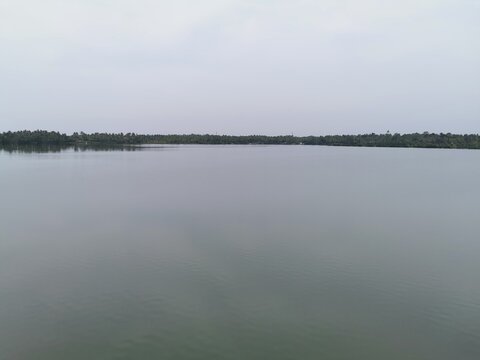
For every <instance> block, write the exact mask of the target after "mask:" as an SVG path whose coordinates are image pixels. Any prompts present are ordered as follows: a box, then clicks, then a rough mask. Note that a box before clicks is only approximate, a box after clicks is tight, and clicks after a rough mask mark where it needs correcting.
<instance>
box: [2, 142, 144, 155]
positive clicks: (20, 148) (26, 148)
mask: <svg viewBox="0 0 480 360" xmlns="http://www.w3.org/2000/svg"><path fill="white" fill-rule="evenodd" d="M144 148H145V147H144V146H138V145H88V144H86V145H76V146H70V145H67V146H64V145H44V146H41V145H4V146H0V152H1V151H4V152H7V153H10V154H12V153H24V154H33V153H59V152H63V151H67V150H72V151H138V150H142V149H144Z"/></svg>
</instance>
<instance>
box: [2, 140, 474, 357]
mask: <svg viewBox="0 0 480 360" xmlns="http://www.w3.org/2000/svg"><path fill="white" fill-rule="evenodd" d="M479 178H480V151H464V150H427V149H379V148H342V147H319V146H318V147H309V146H169V147H155V148H145V149H136V151H74V150H61V151H59V152H55V153H34V152H33V153H22V152H15V151H14V152H0V199H1V206H0V359H2V360H4V359H5V360H10V359H11V360H43V359H45V360H47V359H48V360H56V359H62V360H63V359H71V360H75V359H93V360H96V359H102V360H103V359H105V360H107V359H180V360H182V359H209V360H210V359H226V360H229V359H238V360H240V359H241V360H244V359H253V360H255V359H262V360H264V359H276V360H277V359H292V360H293V359H296V360H297V359H312V360H313V359H326V360H329V359H355V360H358V359H368V360H375V359H379V360H380V359H381V360H384V359H391V360H395V359H402V360H403V359H412V360H416V359H418V360H426V359H435V360H443V359H445V360H447V359H448V360H451V359H456V360H464V359H465V360H466V359H469V360H470V359H471V360H474V359H475V360H478V359H480V280H479V276H480V240H479V238H480V237H479V234H480V221H479V219H480V216H479V215H480V211H479V204H480V187H479V182H478V179H479Z"/></svg>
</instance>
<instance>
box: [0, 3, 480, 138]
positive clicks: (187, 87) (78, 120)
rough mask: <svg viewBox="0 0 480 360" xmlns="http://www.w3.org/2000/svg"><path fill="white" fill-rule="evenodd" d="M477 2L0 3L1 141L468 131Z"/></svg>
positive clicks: (475, 85) (474, 97) (479, 33)
mask: <svg viewBox="0 0 480 360" xmlns="http://www.w3.org/2000/svg"><path fill="white" fill-rule="evenodd" d="M479 38H480V2H478V1H475V0H436V1H433V0H432V1H430V0H416V1H412V0H405V1H401V2H400V1H391V0H383V1H382V0H364V1H358V0H344V1H338V0H335V1H334V0H324V1H322V0H316V1H313V0H296V1H285V0H277V1H273V0H264V1H260V0H257V1H251V0H221V1H220V0H204V1H201V2H200V1H193V0H176V1H151V0H137V1H127V0H71V1H65V0H64V1H56V0H45V1H41V2H40V1H34V0H15V1H14V0H0V131H4V130H16V129H23V128H28V129H36V128H42V129H52V130H60V131H66V132H72V131H80V130H83V131H124V132H126V131H135V132H148V133H191V132H195V133H207V132H208V133H229V134H250V133H263V134H285V133H292V132H293V133H294V134H297V135H308V134H327V133H362V132H372V131H374V132H384V131H387V130H390V131H392V132H395V131H399V132H410V131H424V130H428V131H437V132H440V131H443V132H449V131H450V132H460V133H464V132H480V101H479V99H480V41H478V39H479Z"/></svg>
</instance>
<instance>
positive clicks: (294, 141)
mask: <svg viewBox="0 0 480 360" xmlns="http://www.w3.org/2000/svg"><path fill="white" fill-rule="evenodd" d="M146 144H157V145H324V146H357V147H397V148H433V149H435V148H436V149H480V135H479V134H465V135H460V134H450V133H447V134H444V133H440V134H435V133H428V132H424V133H411V134H398V133H395V134H390V133H386V134H361V135H325V136H293V135H279V136H266V135H241V136H235V135H210V134H204V135H199V134H189V135H187V134H183V135H175V134H168V135H144V134H135V133H117V134H115V133H91V134H86V133H83V132H80V133H73V134H72V135H67V134H62V133H59V132H56V131H45V130H35V131H29V130H23V131H15V132H11V131H8V132H3V133H0V147H12V146H14V147H16V146H62V147H63V146H109V147H111V146H124V145H146Z"/></svg>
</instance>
